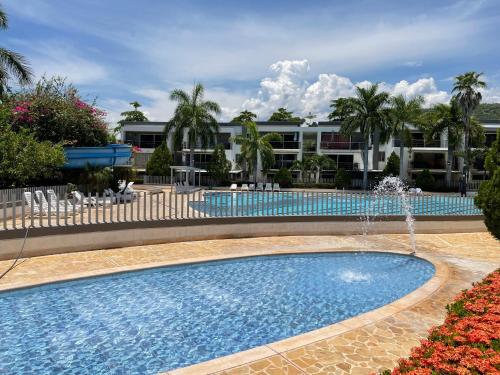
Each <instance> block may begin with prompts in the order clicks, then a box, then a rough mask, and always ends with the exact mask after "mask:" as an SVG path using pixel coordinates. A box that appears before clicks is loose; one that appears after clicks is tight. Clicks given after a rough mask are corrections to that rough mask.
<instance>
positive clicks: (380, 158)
mask: <svg viewBox="0 0 500 375" xmlns="http://www.w3.org/2000/svg"><path fill="white" fill-rule="evenodd" d="M378 161H385V151H379V153H378Z"/></svg>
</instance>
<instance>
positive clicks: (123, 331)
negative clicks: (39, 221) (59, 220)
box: [0, 252, 434, 375]
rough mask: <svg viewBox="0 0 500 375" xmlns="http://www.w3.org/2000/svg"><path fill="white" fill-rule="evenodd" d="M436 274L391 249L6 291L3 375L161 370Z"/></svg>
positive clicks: (353, 309) (1, 303) (358, 307)
mask: <svg viewBox="0 0 500 375" xmlns="http://www.w3.org/2000/svg"><path fill="white" fill-rule="evenodd" d="M433 274H434V267H433V265H432V264H430V263H429V262H427V261H424V260H422V259H419V258H416V257H410V256H403V255H396V254H390V253H361V252H359V253H334V254H304V255H280V256H260V257H253V258H243V259H236V260H225V261H218V262H208V263H201V264H194V265H184V266H175V267H164V268H159V269H154V270H144V271H137V272H131V273H125V274H118V275H112V276H103V277H98V278H91V279H85V280H80V281H73V282H64V283H57V284H52V285H47V286H40V287H35V288H30V289H26V290H22V291H13V292H4V293H0V316H1V317H2V319H1V320H0V373H1V374H39V375H52V374H89V375H90V374H92V375H96V374H141V375H142V374H156V373H157V372H159V371H166V370H169V369H173V368H177V367H181V366H187V365H190V364H194V363H198V362H202V361H205V360H209V359H212V358H215V357H219V356H223V355H227V354H231V353H235V352H238V351H241V350H245V349H249V348H252V347H255V346H259V345H263V344H266V343H270V342H273V341H276V340H280V339H284V338H286V337H290V336H294V335H298V334H301V333H304V332H308V331H311V330H314V329H317V328H321V327H324V326H327V325H330V324H332V323H335V322H338V321H341V320H344V319H347V318H350V317H353V316H356V315H358V314H361V313H363V312H366V311H369V310H372V309H375V308H377V307H380V306H383V305H385V304H387V303H390V302H392V301H394V300H396V299H399V298H401V297H403V296H404V295H406V294H408V293H409V292H411V291H413V290H414V289H416V288H418V287H419V286H421V285H422V284H423V283H425V282H426V281H427V280H429V279H430V278H431V277H432V275H433Z"/></svg>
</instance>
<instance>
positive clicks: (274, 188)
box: [273, 183, 281, 191]
mask: <svg viewBox="0 0 500 375" xmlns="http://www.w3.org/2000/svg"><path fill="white" fill-rule="evenodd" d="M273 191H281V190H280V184H278V183H274V184H273Z"/></svg>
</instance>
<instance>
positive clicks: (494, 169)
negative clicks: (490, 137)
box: [474, 130, 500, 240]
mask: <svg viewBox="0 0 500 375" xmlns="http://www.w3.org/2000/svg"><path fill="white" fill-rule="evenodd" d="M484 164H485V167H486V169H487V170H488V173H489V175H490V176H491V177H490V180H488V181H485V182H483V183H482V184H481V186H480V187H479V192H478V194H477V196H476V198H475V199H474V202H475V203H476V205H477V206H478V207H479V208H481V209H482V210H483V215H484V223H485V224H486V227H487V228H488V230H489V231H490V233H491V234H492V235H493V236H495V237H496V238H497V239H499V240H500V130H498V131H497V139H496V141H495V142H493V144H492V145H491V148H490V149H489V150H488V152H487V154H486V158H485V163H484Z"/></svg>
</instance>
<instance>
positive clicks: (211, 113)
mask: <svg viewBox="0 0 500 375" xmlns="http://www.w3.org/2000/svg"><path fill="white" fill-rule="evenodd" d="M204 94H205V89H204V87H203V85H202V84H201V83H197V84H195V86H194V87H193V90H192V92H191V95H190V94H188V93H187V92H185V91H183V90H180V89H177V90H174V91H172V92H171V94H170V100H173V101H175V102H177V107H176V108H175V111H174V115H173V117H172V119H171V120H170V121H169V122H168V123H167V125H166V127H165V133H167V134H170V133H171V132H173V134H174V144H176V145H177V146H178V145H179V143H181V142H182V139H183V137H184V134H185V133H187V138H188V147H189V166H190V167H191V168H194V150H195V147H196V144H197V143H198V142H201V147H202V148H206V147H207V146H208V145H209V144H210V142H211V141H214V138H215V135H216V133H217V131H218V130H219V124H218V123H217V120H216V118H215V116H217V115H219V114H220V112H221V110H220V107H219V105H218V104H217V103H215V102H213V101H209V100H204ZM195 178H196V174H195V173H194V170H192V171H191V181H192V184H193V185H194V184H195Z"/></svg>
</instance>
